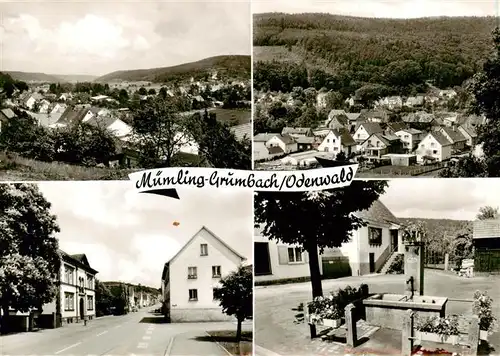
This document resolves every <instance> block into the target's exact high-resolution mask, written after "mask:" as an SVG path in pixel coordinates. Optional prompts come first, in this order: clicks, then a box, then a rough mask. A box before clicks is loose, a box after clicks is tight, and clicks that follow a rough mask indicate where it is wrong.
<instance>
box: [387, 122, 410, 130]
mask: <svg viewBox="0 0 500 356" xmlns="http://www.w3.org/2000/svg"><path fill="white" fill-rule="evenodd" d="M405 127H406V124H405V123H404V122H390V123H388V124H387V128H390V129H392V130H393V131H394V132H398V131H400V130H403V129H404V128H405Z"/></svg>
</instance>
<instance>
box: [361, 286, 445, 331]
mask: <svg viewBox="0 0 500 356" xmlns="http://www.w3.org/2000/svg"><path fill="white" fill-rule="evenodd" d="M447 302H448V298H446V297H435V296H428V295H424V296H421V295H415V296H413V297H410V296H409V295H405V294H385V293H384V294H375V295H373V296H371V297H369V298H366V299H364V300H363V305H364V307H365V315H366V321H367V322H369V323H370V324H372V325H377V326H380V327H384V328H388V329H395V330H401V327H402V325H403V317H404V315H405V313H406V311H407V310H408V309H411V310H413V311H414V312H415V313H416V314H417V315H418V316H419V317H433V316H444V315H445V312H446V303H447Z"/></svg>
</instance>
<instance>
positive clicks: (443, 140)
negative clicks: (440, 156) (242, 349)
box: [429, 131, 453, 146]
mask: <svg viewBox="0 0 500 356" xmlns="http://www.w3.org/2000/svg"><path fill="white" fill-rule="evenodd" d="M429 135H431V136H432V137H434V139H435V140H436V141H437V142H438V143H439V144H440V145H441V146H449V145H452V144H453V143H452V142H450V141H449V140H448V139H447V138H446V136H445V135H443V134H442V133H441V132H438V131H432V132H429Z"/></svg>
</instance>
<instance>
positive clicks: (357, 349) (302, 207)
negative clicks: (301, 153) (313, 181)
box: [254, 178, 500, 356]
mask: <svg viewBox="0 0 500 356" xmlns="http://www.w3.org/2000/svg"><path fill="white" fill-rule="evenodd" d="M499 201H500V181H499V180H497V179H491V180H486V179H452V180H450V179H432V178H427V179H418V180H407V179H394V180H369V181H363V180H357V181H354V182H353V183H352V184H351V186H349V187H346V188H341V189H337V190H332V191H322V192H305V193H267V192H266V193H262V192H260V193H256V195H255V217H254V224H255V229H254V245H255V246H254V273H255V277H254V279H255V282H254V283H255V314H256V315H255V321H254V322H255V331H254V333H255V339H254V340H255V346H254V347H255V351H256V355H275V356H276V355H408V356H410V355H450V356H451V355H498V353H499V352H500V330H499V329H498V318H500V293H499V288H498V283H499V281H500V280H499V278H500V277H499V276H500V210H499V206H498V202H499ZM298 216H301V218H297V217H298Z"/></svg>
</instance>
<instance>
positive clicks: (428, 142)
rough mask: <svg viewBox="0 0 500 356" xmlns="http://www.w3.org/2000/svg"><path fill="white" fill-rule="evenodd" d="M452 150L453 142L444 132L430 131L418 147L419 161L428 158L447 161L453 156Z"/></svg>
mask: <svg viewBox="0 0 500 356" xmlns="http://www.w3.org/2000/svg"><path fill="white" fill-rule="evenodd" d="M452 150H453V144H452V143H451V142H450V141H449V140H448V139H447V138H446V137H445V136H444V135H443V134H441V133H440V132H436V131H435V132H429V133H428V134H427V135H426V136H425V137H424V138H423V140H422V141H421V142H420V144H419V146H418V148H417V162H424V161H425V160H426V159H431V160H435V161H437V162H442V161H446V160H448V159H450V158H451V154H452Z"/></svg>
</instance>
